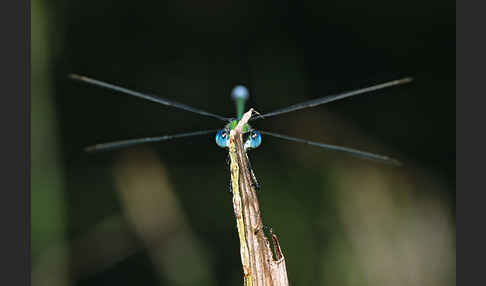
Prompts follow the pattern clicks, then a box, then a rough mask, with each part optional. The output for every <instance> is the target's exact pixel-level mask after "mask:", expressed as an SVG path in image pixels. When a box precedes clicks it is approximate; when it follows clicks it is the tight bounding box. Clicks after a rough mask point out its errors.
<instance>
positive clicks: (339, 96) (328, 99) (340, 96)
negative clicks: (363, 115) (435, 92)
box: [251, 77, 412, 120]
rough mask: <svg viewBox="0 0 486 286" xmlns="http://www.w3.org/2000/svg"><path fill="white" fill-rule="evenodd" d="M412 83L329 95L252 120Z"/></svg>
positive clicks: (391, 84)
mask: <svg viewBox="0 0 486 286" xmlns="http://www.w3.org/2000/svg"><path fill="white" fill-rule="evenodd" d="M411 81H412V78H410V77H407V78H403V79H399V80H394V81H389V82H385V83H382V84H377V85H373V86H370V87H366V88H361V89H357V90H353V91H348V92H344V93H339V94H334V95H328V96H325V97H321V98H317V99H313V100H309V101H305V102H302V103H298V104H294V105H291V106H288V107H285V108H281V109H277V110H275V111H272V112H269V113H264V114H261V115H259V116H255V117H253V118H252V119H251V120H256V119H260V118H268V117H272V116H276V115H280V114H284V113H287V112H291V111H296V110H299V109H304V108H308V107H313V106H317V105H321V104H325V103H329V102H332V101H336V100H340V99H343V98H347V97H351V96H355V95H358V94H363V93H367V92H371V91H374V90H378V89H383V88H386V87H390V86H394V85H400V84H404V83H408V82H411Z"/></svg>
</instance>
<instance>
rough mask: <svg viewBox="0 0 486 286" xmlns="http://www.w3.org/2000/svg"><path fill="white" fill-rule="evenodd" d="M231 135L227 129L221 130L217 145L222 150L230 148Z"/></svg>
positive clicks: (217, 134)
mask: <svg viewBox="0 0 486 286" xmlns="http://www.w3.org/2000/svg"><path fill="white" fill-rule="evenodd" d="M228 138H229V133H228V131H227V130H226V129H221V130H219V131H218V133H216V144H218V146H219V147H221V148H226V147H228Z"/></svg>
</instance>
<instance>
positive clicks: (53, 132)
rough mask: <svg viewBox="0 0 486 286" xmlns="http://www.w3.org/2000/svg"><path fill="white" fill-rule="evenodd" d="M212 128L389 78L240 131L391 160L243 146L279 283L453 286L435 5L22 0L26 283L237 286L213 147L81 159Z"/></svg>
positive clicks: (449, 45) (202, 142)
mask: <svg viewBox="0 0 486 286" xmlns="http://www.w3.org/2000/svg"><path fill="white" fill-rule="evenodd" d="M69 73H78V74H81V75H86V76H90V77H93V78H97V79H100V80H104V81H107V82H112V83H116V84H119V85H122V86H124V87H127V88H130V89H134V90H137V91H141V92H147V93H154V94H158V95H160V96H163V97H166V98H168V99H172V100H175V101H178V102H182V103H186V104H189V105H192V106H194V107H197V108H201V109H204V110H208V111H210V112H214V113H217V114H221V115H223V116H233V115H234V112H235V109H234V106H233V102H232V101H231V99H230V96H229V94H230V91H231V89H232V87H233V86H234V85H235V84H239V83H244V84H247V85H248V86H249V88H250V92H251V95H250V97H251V99H250V102H249V104H248V106H250V107H254V108H255V109H256V110H258V111H259V112H262V113H264V112H269V111H273V110H274V109H278V108H280V107H285V106H287V105H290V104H294V103H298V102H301V101H305V100H309V99H314V98H318V97H321V96H324V95H328V94H333V93H337V92H342V91H347V90H352V89H357V88H362V87H366V86H369V85H373V84H376V83H381V82H385V81H389V80H394V79H398V78H401V77H405V76H412V77H414V81H413V82H412V83H410V84H408V85H404V86H398V87H392V88H388V89H384V90H381V91H378V92H373V93H372V94H369V95H363V96H358V97H355V98H351V99H345V100H342V101H338V102H333V103H330V104H327V105H325V106H320V107H315V108H311V109H308V110H302V111H296V112H293V113H289V114H285V115H282V116H279V117H274V118H269V119H265V120H259V121H258V122H255V124H254V126H253V127H255V128H261V129H263V130H268V131H275V132H280V133H284V134H287V135H290V136H295V137H301V138H305V139H309V140H315V141H322V142H325V143H329V144H339V145H344V146H348V147H354V148H359V149H363V150H367V151H372V152H376V153H383V154H387V155H392V156H393V157H396V158H398V159H400V160H401V161H402V162H404V166H403V167H401V168H393V167H390V166H386V165H385V166H382V165H380V164H377V163H374V162H369V161H363V160H359V159H354V158H350V157H349V156H347V155H345V154H338V153H333V152H330V151H325V150H320V149H317V148H314V147H311V146H306V145H301V144H298V143H291V142H284V141H281V140H279V139H274V138H266V137H264V138H263V143H262V145H261V147H260V148H259V149H257V150H255V151H252V152H251V153H249V156H250V159H251V160H252V165H253V167H254V169H255V172H256V175H257V177H258V178H259V180H260V181H261V183H262V189H261V192H260V193H259V196H260V203H261V205H262V210H263V220H264V223H265V224H267V225H268V226H271V227H273V229H274V230H275V231H276V233H277V234H278V235H279V237H280V243H281V246H282V249H283V251H284V255H285V256H286V260H287V269H288V273H289V279H290V281H291V284H292V285H455V182H456V181H455V156H456V153H455V2H453V1H438V0H433V1H425V2H424V1H417V0H414V1H407V2H399V1H381V0H373V1H366V2H363V1H357V0H352V1H345V2H343V1H295V2H294V1H292V2H286V1H187V0H186V1H143V2H133V1H109V0H99V1H91V0H88V1H59V0H33V1H32V251H33V253H32V261H33V285H112V284H113V285H241V283H242V276H241V275H242V274H241V262H240V257H239V252H238V251H239V250H238V240H237V235H236V228H235V223H234V216H233V211H232V205H231V194H230V193H229V192H228V180H229V170H228V166H227V165H226V152H225V150H223V149H220V148H218V147H217V146H216V144H215V142H214V136H212V135H211V136H201V137H193V138H189V139H181V140H174V141H169V142H162V143H158V144H150V145H144V146H140V147H136V148H130V149H126V150H121V151H115V152H107V153H97V154H86V153H84V152H82V149H83V147H85V146H87V145H91V144H94V143H100V142H105V141H113V140H120V139H128V138H135V137H145V136H156V135H165V134H174V133H179V132H188V131H196V130H203V129H214V128H220V127H223V124H222V122H219V121H217V120H214V119H211V118H206V117H203V116H200V115H197V114H191V113H189V112H185V111H181V110H177V109H174V108H170V107H166V106H162V105H158V104H155V103H151V102H146V101H143V100H140V99H137V98H132V97H130V96H126V95H120V94H118V93H116V92H112V91H107V90H104V89H101V88H97V87H93V86H89V85H86V84H82V83H78V82H73V81H71V80H69V79H68V78H67V75H68V74H69Z"/></svg>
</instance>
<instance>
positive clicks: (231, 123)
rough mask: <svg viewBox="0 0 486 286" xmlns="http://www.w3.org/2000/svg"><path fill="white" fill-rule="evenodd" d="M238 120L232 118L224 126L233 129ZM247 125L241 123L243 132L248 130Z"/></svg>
mask: <svg viewBox="0 0 486 286" xmlns="http://www.w3.org/2000/svg"><path fill="white" fill-rule="evenodd" d="M238 121H239V120H237V119H234V120H232V121H231V122H230V123H228V125H226V128H227V129H229V130H233V129H235V128H236V125H237V124H238ZM249 129H250V128H249V126H248V124H245V125H243V132H248V131H249Z"/></svg>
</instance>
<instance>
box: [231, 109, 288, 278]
mask: <svg viewBox="0 0 486 286" xmlns="http://www.w3.org/2000/svg"><path fill="white" fill-rule="evenodd" d="M252 112H253V109H250V110H249V111H248V112H246V113H245V114H244V115H243V117H242V119H241V120H240V121H239V122H238V125H237V126H236V128H235V129H233V130H232V131H231V132H230V138H229V155H230V171H231V185H232V189H233V208H234V212H235V217H236V226H237V229H238V236H239V239H240V255H241V262H242V265H243V274H244V285H245V286H250V285H251V286H287V285H289V283H288V278H287V269H286V267H285V258H284V256H283V254H282V251H281V249H280V245H279V243H278V240H277V236H276V235H275V234H274V233H273V232H271V236H272V243H273V247H274V249H275V255H273V253H272V249H271V247H270V242H269V241H268V239H267V237H266V236H265V234H264V231H263V223H262V219H261V214H260V207H259V204H258V198H257V195H256V190H255V188H254V187H253V185H252V179H251V175H250V172H249V168H248V165H247V159H246V154H245V150H244V148H243V141H242V128H243V126H244V125H245V124H246V123H247V122H248V120H249V119H250V117H251V115H252ZM274 257H275V259H274Z"/></svg>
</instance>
